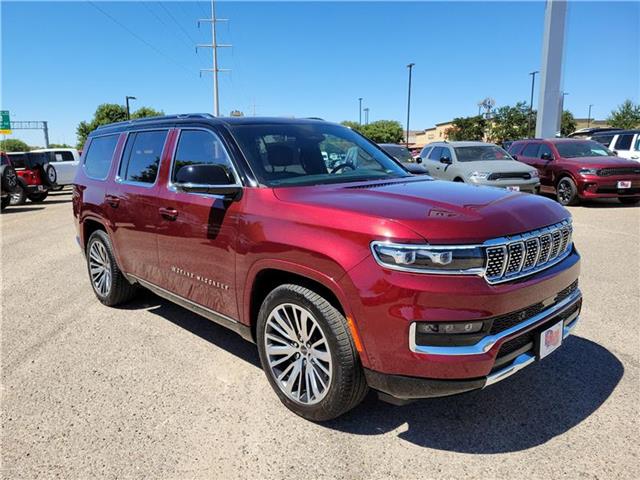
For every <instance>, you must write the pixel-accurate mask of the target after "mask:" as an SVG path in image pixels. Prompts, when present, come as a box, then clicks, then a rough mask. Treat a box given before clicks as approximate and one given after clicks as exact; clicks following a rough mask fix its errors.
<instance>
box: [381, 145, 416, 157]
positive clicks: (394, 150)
mask: <svg viewBox="0 0 640 480" xmlns="http://www.w3.org/2000/svg"><path fill="white" fill-rule="evenodd" d="M380 148H382V149H383V150H384V151H385V152H387V153H388V154H389V155H391V156H392V157H393V158H395V159H396V160H399V161H401V162H412V161H413V157H412V156H411V152H410V151H409V150H408V149H407V147H403V146H402V145H389V144H388V143H386V144H382V145H380Z"/></svg>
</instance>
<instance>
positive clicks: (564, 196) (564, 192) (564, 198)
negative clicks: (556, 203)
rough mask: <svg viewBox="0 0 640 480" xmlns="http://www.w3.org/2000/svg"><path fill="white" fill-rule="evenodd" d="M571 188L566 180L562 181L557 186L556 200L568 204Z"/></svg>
mask: <svg viewBox="0 0 640 480" xmlns="http://www.w3.org/2000/svg"><path fill="white" fill-rule="evenodd" d="M571 193H572V192H571V186H570V185H569V183H568V182H567V181H566V180H562V181H561V182H560V183H559V184H558V198H559V199H560V201H561V202H562V203H568V202H569V200H571Z"/></svg>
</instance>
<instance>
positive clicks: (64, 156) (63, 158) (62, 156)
mask: <svg viewBox="0 0 640 480" xmlns="http://www.w3.org/2000/svg"><path fill="white" fill-rule="evenodd" d="M51 160H52V161H54V162H73V160H74V159H73V153H71V152H66V151H63V152H51Z"/></svg>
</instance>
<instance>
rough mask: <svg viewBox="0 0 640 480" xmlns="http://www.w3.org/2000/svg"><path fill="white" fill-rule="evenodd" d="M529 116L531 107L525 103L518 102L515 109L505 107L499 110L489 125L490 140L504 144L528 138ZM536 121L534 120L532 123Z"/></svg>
mask: <svg viewBox="0 0 640 480" xmlns="http://www.w3.org/2000/svg"><path fill="white" fill-rule="evenodd" d="M534 115H535V113H534ZM528 116H529V106H528V105H527V104H526V103H525V102H518V103H516V104H515V106H513V107H511V106H508V105H505V106H504V107H500V108H498V109H497V110H496V111H495V113H494V116H493V118H492V120H491V122H490V125H489V139H490V140H491V141H492V142H494V143H502V142H504V141H505V140H517V139H519V138H526V137H528V136H529V135H528V133H527V119H528ZM534 118H535V117H534ZM534 121H535V120H534V119H532V123H533V122H534Z"/></svg>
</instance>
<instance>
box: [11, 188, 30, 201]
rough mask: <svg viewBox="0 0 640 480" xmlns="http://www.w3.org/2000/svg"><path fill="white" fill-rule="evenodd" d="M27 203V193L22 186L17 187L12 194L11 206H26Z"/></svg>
mask: <svg viewBox="0 0 640 480" xmlns="http://www.w3.org/2000/svg"><path fill="white" fill-rule="evenodd" d="M26 201H27V192H26V191H25V189H24V188H22V186H21V185H18V186H16V189H15V190H14V191H13V192H11V200H10V205H24V203H25V202H26Z"/></svg>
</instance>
